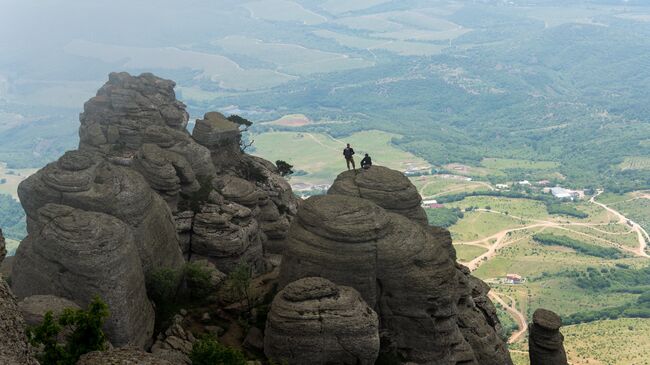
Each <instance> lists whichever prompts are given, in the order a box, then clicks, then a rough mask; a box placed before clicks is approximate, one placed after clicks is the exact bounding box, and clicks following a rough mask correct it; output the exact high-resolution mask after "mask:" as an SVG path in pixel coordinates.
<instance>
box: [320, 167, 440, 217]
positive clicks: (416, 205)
mask: <svg viewBox="0 0 650 365" xmlns="http://www.w3.org/2000/svg"><path fill="white" fill-rule="evenodd" d="M328 194H340V195H348V196H356V197H359V198H363V199H368V200H370V201H372V202H374V203H376V204H377V205H379V206H380V207H382V208H384V209H386V210H387V211H389V212H393V213H397V214H401V215H403V216H405V217H407V218H410V219H411V220H413V221H416V222H420V223H424V224H427V223H428V220H427V215H426V213H425V212H424V209H422V207H421V206H420V203H422V198H421V197H420V193H418V190H417V189H416V188H415V186H413V184H411V182H410V181H409V179H408V178H407V177H406V176H404V174H402V173H401V172H399V171H395V170H391V169H389V168H386V167H383V166H372V167H371V168H370V169H368V170H361V171H360V172H357V171H345V172H343V173H341V174H340V175H339V176H338V177H337V178H336V180H335V181H334V183H333V184H332V187H331V188H330V189H329V191H328Z"/></svg>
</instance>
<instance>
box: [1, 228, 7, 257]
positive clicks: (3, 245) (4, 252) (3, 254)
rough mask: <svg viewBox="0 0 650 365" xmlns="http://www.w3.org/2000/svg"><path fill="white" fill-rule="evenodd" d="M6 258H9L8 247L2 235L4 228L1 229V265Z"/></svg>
mask: <svg viewBox="0 0 650 365" xmlns="http://www.w3.org/2000/svg"><path fill="white" fill-rule="evenodd" d="M5 256H7V247H6V242H5V237H4V236H3V235H2V228H0V263H2V261H4V259H5Z"/></svg>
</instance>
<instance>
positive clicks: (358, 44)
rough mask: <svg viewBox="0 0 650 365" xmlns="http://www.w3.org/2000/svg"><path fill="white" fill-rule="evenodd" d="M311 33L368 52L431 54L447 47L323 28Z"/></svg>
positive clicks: (404, 54)
mask: <svg viewBox="0 0 650 365" xmlns="http://www.w3.org/2000/svg"><path fill="white" fill-rule="evenodd" d="M313 34H314V35H316V36H318V37H321V38H325V39H333V40H335V41H336V42H337V43H338V44H340V45H342V46H344V47H348V48H356V49H365V50H368V51H369V52H372V50H384V51H388V52H391V53H395V54H398V55H400V56H432V55H436V54H439V53H440V52H442V50H444V49H445V48H447V46H442V45H438V44H430V43H423V42H408V41H400V40H386V39H376V38H364V37H358V36H351V35H347V34H343V33H337V32H333V31H330V30H325V29H322V30H316V31H314V32H313Z"/></svg>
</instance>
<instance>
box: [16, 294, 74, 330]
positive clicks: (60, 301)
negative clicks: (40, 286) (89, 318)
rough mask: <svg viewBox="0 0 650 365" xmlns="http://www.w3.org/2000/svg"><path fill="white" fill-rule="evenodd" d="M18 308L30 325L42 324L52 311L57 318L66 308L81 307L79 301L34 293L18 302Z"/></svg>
mask: <svg viewBox="0 0 650 365" xmlns="http://www.w3.org/2000/svg"><path fill="white" fill-rule="evenodd" d="M18 308H19V309H20V313H21V314H22V316H23V318H25V323H27V325H28V326H37V325H39V324H41V323H42V322H43V318H45V314H46V313H47V312H50V311H51V312H52V314H53V315H54V317H55V318H56V317H59V316H60V315H61V314H63V312H64V311H65V310H66V309H81V307H80V306H79V305H77V303H75V302H73V301H71V300H68V299H65V298H61V297H57V296H54V295H32V296H31V297H27V298H25V299H23V300H21V301H20V302H18Z"/></svg>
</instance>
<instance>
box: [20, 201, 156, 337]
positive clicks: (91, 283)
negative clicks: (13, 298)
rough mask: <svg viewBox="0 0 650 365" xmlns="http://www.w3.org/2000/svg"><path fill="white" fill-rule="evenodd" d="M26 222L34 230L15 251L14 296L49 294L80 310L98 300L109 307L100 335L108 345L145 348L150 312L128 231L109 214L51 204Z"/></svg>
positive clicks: (125, 226)
mask: <svg viewBox="0 0 650 365" xmlns="http://www.w3.org/2000/svg"><path fill="white" fill-rule="evenodd" d="M32 219H35V221H34V222H33V225H32V227H34V226H38V227H39V228H40V229H39V230H38V231H31V232H30V234H29V235H28V236H27V238H26V239H25V240H24V241H23V242H22V243H21V245H20V246H19V248H18V251H17V252H16V262H15V265H14V269H13V273H12V283H13V290H14V292H15V293H16V295H17V296H18V297H19V298H27V297H30V296H33V295H53V296H58V297H62V298H66V299H69V300H71V301H73V302H75V303H76V304H77V305H79V306H81V307H86V306H87V305H88V304H89V303H90V301H92V299H93V298H94V297H95V296H99V297H100V298H102V299H103V300H104V301H105V302H106V303H107V304H108V306H109V309H110V313H111V316H110V318H109V319H108V320H107V322H106V324H105V331H106V333H107V335H108V337H109V339H110V341H111V343H113V344H114V345H116V346H123V345H127V344H129V345H134V346H137V347H144V346H145V345H147V344H148V343H149V341H150V338H151V335H152V334H153V327H154V312H153V308H152V306H151V303H150V302H149V300H148V298H147V295H146V289H145V278H144V273H143V270H142V265H141V263H140V259H139V257H138V250H137V248H136V244H135V243H134V240H133V234H132V233H131V229H130V228H129V227H128V226H127V225H126V224H124V222H122V221H121V220H119V219H117V218H115V217H112V216H110V215H106V214H103V213H96V212H88V211H83V210H79V209H74V208H71V207H68V206H63V205H55V204H47V205H45V206H44V207H42V208H41V209H39V210H38V216H37V217H34V216H33V217H32Z"/></svg>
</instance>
